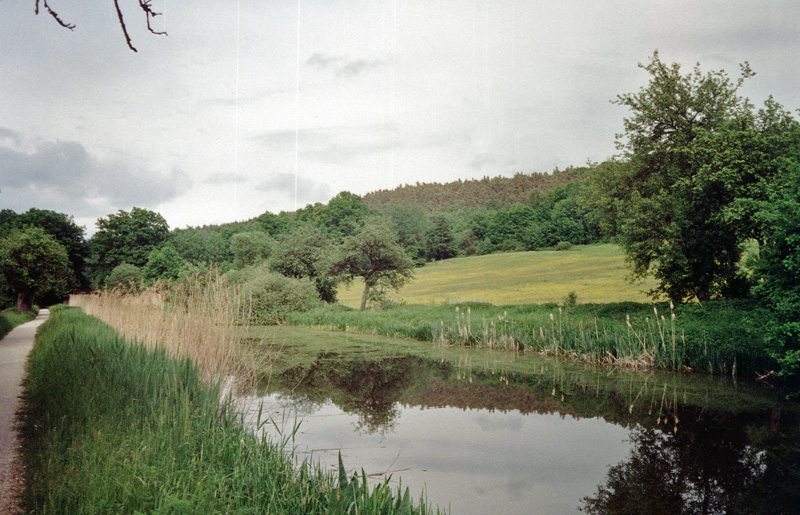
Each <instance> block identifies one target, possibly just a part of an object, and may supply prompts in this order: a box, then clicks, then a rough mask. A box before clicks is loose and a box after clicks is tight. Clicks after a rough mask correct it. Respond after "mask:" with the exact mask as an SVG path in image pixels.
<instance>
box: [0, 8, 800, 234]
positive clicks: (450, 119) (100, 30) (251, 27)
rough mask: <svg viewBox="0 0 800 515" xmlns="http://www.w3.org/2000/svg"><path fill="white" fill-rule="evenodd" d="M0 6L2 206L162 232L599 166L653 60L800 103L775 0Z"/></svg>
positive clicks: (790, 21)
mask: <svg viewBox="0 0 800 515" xmlns="http://www.w3.org/2000/svg"><path fill="white" fill-rule="evenodd" d="M35 3H36V2H35V0H0V48H2V51H1V52H0V189H1V190H2V193H0V208H10V209H13V210H15V211H17V212H23V211H25V210H27V209H29V208H30V207H37V208H41V209H52V210H55V211H59V212H63V213H67V214H71V215H73V216H74V217H75V219H76V221H77V222H78V223H79V224H80V225H84V226H86V227H87V231H88V233H89V234H91V233H93V232H94V229H95V228H94V222H95V220H96V218H97V217H99V216H105V215H107V214H109V213H114V212H116V211H117V210H119V209H124V210H129V209H131V208H132V207H134V206H138V207H145V208H148V209H153V210H156V211H158V212H160V213H161V214H162V215H164V217H165V218H166V219H167V222H168V223H169V224H170V227H173V228H175V227H185V226H187V225H192V226H196V225H203V224H211V223H214V224H216V223H224V222H230V221H234V220H244V219H247V218H251V217H253V216H257V215H258V214H261V213H263V212H264V211H267V210H269V211H272V212H279V211H281V210H294V209H295V207H303V206H304V205H306V204H307V203H311V202H327V201H328V200H329V199H330V198H331V197H332V196H334V195H336V194H337V193H338V192H340V191H343V190H347V191H351V192H353V193H357V194H360V195H363V194H365V193H368V192H370V191H374V190H377V189H385V188H389V189H391V188H394V187H396V186H398V185H401V184H413V183H415V182H449V181H453V180H456V179H459V178H461V179H474V178H481V177H483V176H486V175H488V176H497V175H513V174H514V173H516V172H524V173H531V172H548V171H550V170H552V169H553V168H554V167H560V168H564V167H566V166H569V165H577V166H580V165H583V164H585V163H586V162H587V160H592V161H602V160H604V159H607V158H608V157H610V156H612V155H613V154H614V153H615V147H614V138H615V134H616V133H619V132H621V130H622V119H623V117H624V116H626V114H627V112H626V110H625V109H624V108H623V107H620V106H617V105H614V104H612V103H611V102H610V101H611V100H613V99H614V98H616V95H617V94H620V93H628V92H634V91H637V90H638V89H639V88H640V87H642V86H643V85H645V84H646V83H647V80H648V77H647V74H646V72H644V71H643V70H641V69H639V68H638V67H637V63H644V62H646V61H647V59H648V57H649V56H651V55H652V53H653V51H654V50H656V49H658V50H659V53H660V56H661V58H662V60H663V61H665V62H679V63H681V64H682V65H683V66H684V69H685V70H687V71H688V70H689V69H690V68H691V66H693V65H694V64H695V63H697V62H700V63H701V65H702V67H703V69H704V70H712V69H713V70H717V69H724V70H726V71H728V72H729V74H730V75H732V76H734V77H736V76H737V75H738V71H739V67H738V63H741V62H743V61H749V62H750V65H751V67H752V68H753V70H755V71H756V76H755V77H754V78H753V79H751V80H749V81H748V82H747V83H746V86H745V88H744V94H745V95H746V96H748V97H750V99H751V100H752V101H754V102H755V103H756V104H757V105H758V104H761V103H762V102H763V100H764V99H765V98H766V97H767V96H768V95H770V94H772V95H774V97H775V98H776V100H777V101H778V102H780V103H782V104H783V105H784V106H785V107H787V108H789V109H792V110H795V109H797V108H799V107H800V88H798V80H797V79H798V72H799V71H800V66H798V64H800V38H799V37H798V36H799V35H800V8H799V7H798V5H797V3H796V1H795V0H787V1H778V0H770V1H766V2H760V1H714V0H705V1H696V2H689V1H680V0H662V1H640V2H633V1H630V0H626V1H608V0H607V1H603V2H595V1H588V0H587V1H569V0H560V1H551V2H545V1H533V0H463V1H455V0H454V1H442V0H424V1H423V0H420V1H411V0H387V1H363V2H359V1H355V0H347V1H336V0H313V1H312V0H299V1H297V0H296V1H293V2H288V1H287V2H278V1H264V0H261V1H256V0H239V1H238V2H236V1H224V2H223V1H221V0H216V1H209V0H194V1H192V2H176V1H174V0H153V2H152V5H153V8H154V9H155V10H156V11H161V12H163V13H164V14H163V16H161V17H159V18H157V19H156V20H155V21H154V23H153V25H154V28H156V29H158V30H166V32H167V33H168V34H169V35H168V36H166V37H164V36H155V35H151V34H149V33H148V32H147V30H146V25H145V23H144V17H143V14H142V13H141V12H140V11H138V9H137V6H138V2H136V1H135V0H120V4H121V6H122V7H123V9H124V12H125V16H126V18H125V19H126V21H127V25H128V28H129V31H130V34H131V37H132V40H133V45H134V46H135V47H136V48H137V49H138V53H134V52H131V51H130V50H129V49H128V48H127V46H126V44H125V40H124V37H123V34H122V32H121V30H120V27H119V22H118V21H117V18H116V12H115V10H114V4H113V2H112V1H111V0H103V1H100V2H77V1H74V0H50V1H49V2H48V3H49V5H50V6H51V7H53V8H54V9H55V10H57V11H58V13H59V14H60V16H61V18H63V19H64V20H65V21H67V22H69V23H74V24H75V25H76V28H75V30H74V31H69V30H65V29H63V28H61V27H59V26H58V25H57V24H56V23H55V21H54V20H53V19H52V18H50V17H49V16H48V15H47V14H46V13H41V14H39V16H35V15H34V7H35Z"/></svg>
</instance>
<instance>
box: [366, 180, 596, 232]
mask: <svg viewBox="0 0 800 515" xmlns="http://www.w3.org/2000/svg"><path fill="white" fill-rule="evenodd" d="M579 176H580V172H579V170H576V169H574V168H568V169H566V170H559V169H557V168H556V169H555V170H553V171H552V172H551V173H532V174H523V173H517V174H514V176H513V177H492V178H489V177H483V178H481V179H475V180H467V181H462V180H458V181H455V182H449V183H446V184H440V183H430V184H427V183H426V184H420V183H416V184H414V185H404V186H398V187H397V188H395V189H393V190H379V191H375V192H372V193H368V194H366V195H364V203H365V204H366V205H368V206H369V207H370V208H372V209H379V210H383V209H386V208H389V207H392V206H403V205H418V206H419V207H421V208H422V209H423V210H425V211H426V212H428V213H436V212H439V211H445V210H447V209H450V208H451V207H457V208H461V207H470V208H483V207H485V206H487V203H491V204H492V207H490V208H489V209H491V210H498V209H505V208H507V207H509V206H512V205H514V204H523V203H525V202H526V201H527V200H528V199H529V197H530V196H531V195H532V194H535V192H541V193H547V192H549V191H550V190H551V189H553V188H556V187H558V186H563V185H565V184H567V183H569V182H571V181H574V180H576V179H578V178H579ZM476 236H478V239H483V235H476Z"/></svg>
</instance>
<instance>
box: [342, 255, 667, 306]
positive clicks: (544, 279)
mask: <svg viewBox="0 0 800 515" xmlns="http://www.w3.org/2000/svg"><path fill="white" fill-rule="evenodd" d="M627 275H628V273H627V270H626V268H625V261H624V255H623V253H622V251H621V249H620V248H619V247H618V246H617V245H611V244H604V245H588V246H575V247H571V248H570V250H566V251H562V252H554V251H551V250H547V251H536V252H512V253H499V254H491V255H486V256H474V257H467V258H455V259H449V260H446V261H437V262H435V263H429V264H427V265H425V266H424V267H422V268H417V269H416V270H415V272H414V280H413V281H411V282H409V283H408V284H406V285H405V286H403V288H402V289H400V290H399V291H398V292H397V294H396V295H395V296H393V297H392V299H393V300H395V301H398V302H404V303H408V304H439V303H442V302H488V303H491V304H495V305H505V304H545V303H548V302H556V303H557V302H560V301H561V299H563V298H564V296H565V295H567V294H568V293H569V292H571V291H574V292H575V293H576V294H577V296H578V300H579V301H580V302H591V303H602V302H625V301H635V302H646V301H647V300H648V297H647V295H646V294H645V293H644V292H645V291H646V290H647V289H649V288H650V287H652V285H653V283H652V282H650V281H647V280H645V281H641V282H639V283H636V284H632V283H630V282H629V281H627V280H626V278H627ZM361 287H362V286H361V285H360V283H358V282H356V283H354V285H352V286H351V287H349V288H343V289H341V290H340V292H339V302H340V303H342V304H344V305H345V306H350V307H358V306H359V304H358V302H359V300H360V294H361V291H360V289H361Z"/></svg>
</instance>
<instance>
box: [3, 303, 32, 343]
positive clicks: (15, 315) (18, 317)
mask: <svg viewBox="0 0 800 515" xmlns="http://www.w3.org/2000/svg"><path fill="white" fill-rule="evenodd" d="M37 312H38V310H36V309H32V310H30V311H28V312H27V313H20V312H18V311H17V310H16V309H15V308H9V309H6V310H4V311H2V312H0V338H4V337H5V336H6V335H7V334H8V333H10V332H11V330H12V329H14V328H15V327H17V326H18V325H21V324H24V323H25V322H30V321H31V320H33V319H34V318H36V313H37Z"/></svg>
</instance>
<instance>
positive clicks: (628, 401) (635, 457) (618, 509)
mask: <svg viewBox="0 0 800 515" xmlns="http://www.w3.org/2000/svg"><path fill="white" fill-rule="evenodd" d="M542 372H545V369H542ZM670 377H672V376H670ZM670 389H671V390H673V391H672V393H671V394H670V393H669V392H668V388H667V386H666V383H664V384H661V383H658V382H656V381H654V382H652V383H651V382H649V380H645V381H644V382H643V383H638V384H637V386H636V387H635V388H634V387H633V383H632V385H631V387H630V388H628V389H627V390H628V392H629V393H628V394H627V395H625V394H623V393H621V392H623V391H624V389H622V388H619V387H617V388H616V389H609V390H607V391H604V390H603V389H602V388H601V387H600V385H599V383H597V384H596V385H594V386H590V385H586V384H581V383H572V382H570V380H569V378H567V376H565V375H563V374H560V373H556V372H555V368H554V369H553V370H550V371H548V372H547V373H539V374H535V373H531V374H521V373H511V374H505V375H504V374H502V373H497V374H496V373H495V372H494V370H492V371H487V370H480V369H479V368H477V367H476V368H472V367H466V368H462V367H461V366H460V364H459V365H455V364H451V363H448V362H445V361H442V362H434V361H431V360H426V359H423V358H419V357H415V356H389V357H384V358H383V359H378V360H360V359H353V358H352V357H350V359H343V357H342V356H341V355H339V354H336V353H322V354H319V355H317V356H316V359H315V360H314V361H313V362H310V363H307V364H304V365H300V366H295V367H291V368H289V369H287V370H284V371H283V372H282V373H280V374H277V375H276V376H273V378H272V382H271V384H270V390H272V391H274V392H280V393H281V395H282V396H284V397H287V398H290V399H293V401H294V402H295V403H299V404H304V403H311V404H322V403H324V402H327V401H331V402H333V404H335V405H336V406H338V407H339V408H340V409H341V410H343V411H344V412H347V413H352V414H354V415H357V417H358V422H357V423H356V427H355V429H356V430H357V431H358V432H359V433H360V434H362V435H366V434H373V433H380V434H386V433H388V432H392V431H393V430H394V427H395V424H396V420H397V418H398V414H399V413H400V411H402V406H403V405H406V406H422V407H423V408H426V407H427V408H435V407H458V408H461V409H464V410H471V409H487V410H489V411H490V412H491V411H495V410H497V411H511V410H514V411H518V412H519V413H521V414H528V413H539V414H550V413H558V414H560V415H561V416H562V417H565V416H569V417H572V418H575V419H581V418H588V417H592V418H593V417H600V418H603V419H604V420H605V421H607V422H609V423H612V424H615V425H620V426H623V427H627V428H629V431H630V441H631V444H632V450H631V455H630V457H629V459H628V460H627V461H625V462H622V463H619V464H617V465H615V466H612V467H611V468H610V469H609V471H608V473H607V477H606V480H605V482H604V483H603V484H601V485H599V486H598V488H597V492H596V494H595V495H594V496H591V497H586V498H584V499H583V506H582V510H583V511H585V512H588V513H594V514H670V515H672V514H684V513H685V514H695V513H696V514H721V513H750V514H767V513H770V514H779V513H787V514H789V513H800V450H798V444H799V443H800V432H799V431H798V415H797V413H798V412H797V407H796V406H794V407H791V408H787V409H785V410H784V409H783V408H782V407H780V406H779V405H777V404H773V405H772V408H771V411H770V408H768V407H767V406H766V404H762V405H761V406H759V407H756V408H753V409H740V408H737V409H731V410H730V411H728V409H726V408H723V407H722V405H723V404H724V403H723V404H721V403H719V402H717V403H716V404H714V405H713V406H712V405H700V404H699V403H694V404H692V403H683V402H679V401H678V399H679V398H685V395H684V394H681V392H680V391H679V390H677V389H675V388H674V386H673V387H671V388H670ZM712 397H713V395H712ZM662 428H663V430H662ZM581 495H584V494H581Z"/></svg>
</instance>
